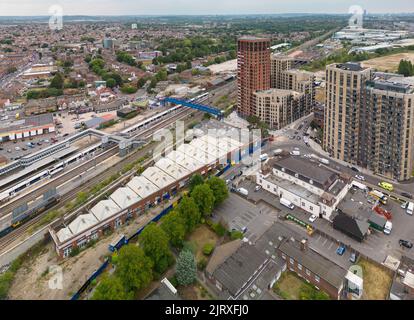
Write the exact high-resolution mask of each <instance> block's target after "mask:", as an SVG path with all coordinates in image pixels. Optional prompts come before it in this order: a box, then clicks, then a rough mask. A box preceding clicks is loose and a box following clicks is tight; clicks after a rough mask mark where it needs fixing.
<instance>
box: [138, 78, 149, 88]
mask: <svg viewBox="0 0 414 320" xmlns="http://www.w3.org/2000/svg"><path fill="white" fill-rule="evenodd" d="M147 81H148V79H147V78H146V77H142V78H139V79H138V82H137V87H138V88H142V87H143V86H144V85H145V84H146V83H147Z"/></svg>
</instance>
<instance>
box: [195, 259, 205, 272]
mask: <svg viewBox="0 0 414 320" xmlns="http://www.w3.org/2000/svg"><path fill="white" fill-rule="evenodd" d="M206 267H207V260H206V259H205V258H201V259H200V260H199V261H198V263H197V268H198V270H200V271H203V270H204V269H205V268H206Z"/></svg>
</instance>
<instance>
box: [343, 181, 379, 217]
mask: <svg viewBox="0 0 414 320" xmlns="http://www.w3.org/2000/svg"><path fill="white" fill-rule="evenodd" d="M368 201H371V202H372V200H370V198H369V197H368V196H367V195H366V194H365V192H364V191H362V190H359V189H357V188H351V189H350V190H349V191H348V193H347V194H346V196H345V198H344V199H343V200H342V201H341V202H340V203H339V204H338V207H337V208H338V209H339V210H341V211H342V212H343V213H345V214H347V215H349V216H351V217H356V218H358V219H360V220H366V219H369V217H370V216H371V214H372V212H373V210H372V208H373V206H374V203H370V202H368Z"/></svg>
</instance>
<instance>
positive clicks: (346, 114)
mask: <svg viewBox="0 0 414 320" xmlns="http://www.w3.org/2000/svg"><path fill="white" fill-rule="evenodd" d="M323 147H324V149H325V150H326V151H328V152H329V153H330V155H331V156H332V157H334V158H336V159H340V160H343V161H346V162H349V163H352V164H358V165H361V166H363V167H366V168H369V169H370V170H372V171H373V172H374V173H376V174H378V175H381V176H384V177H387V178H390V179H395V180H399V181H403V180H407V179H409V178H410V177H411V173H412V171H413V167H414V164H413V162H414V151H413V150H414V78H404V77H401V76H398V75H393V74H387V73H374V72H372V69H370V68H364V67H362V66H361V65H360V64H359V63H344V64H332V65H329V66H328V67H327V68H326V106H325V126H324V141H323Z"/></svg>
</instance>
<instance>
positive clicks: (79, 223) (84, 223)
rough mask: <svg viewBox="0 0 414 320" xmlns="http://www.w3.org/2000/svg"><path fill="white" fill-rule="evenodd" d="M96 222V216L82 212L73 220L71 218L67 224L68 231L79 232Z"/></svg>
mask: <svg viewBox="0 0 414 320" xmlns="http://www.w3.org/2000/svg"><path fill="white" fill-rule="evenodd" d="M97 223H98V219H96V217H95V216H94V215H93V214H91V213H87V214H82V215H80V216H77V217H76V218H75V220H73V221H72V222H71V223H70V224H69V226H68V227H69V229H70V231H71V232H72V233H73V234H74V235H75V234H78V233H81V232H82V231H83V230H86V229H88V228H89V227H91V226H93V225H94V224H97Z"/></svg>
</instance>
